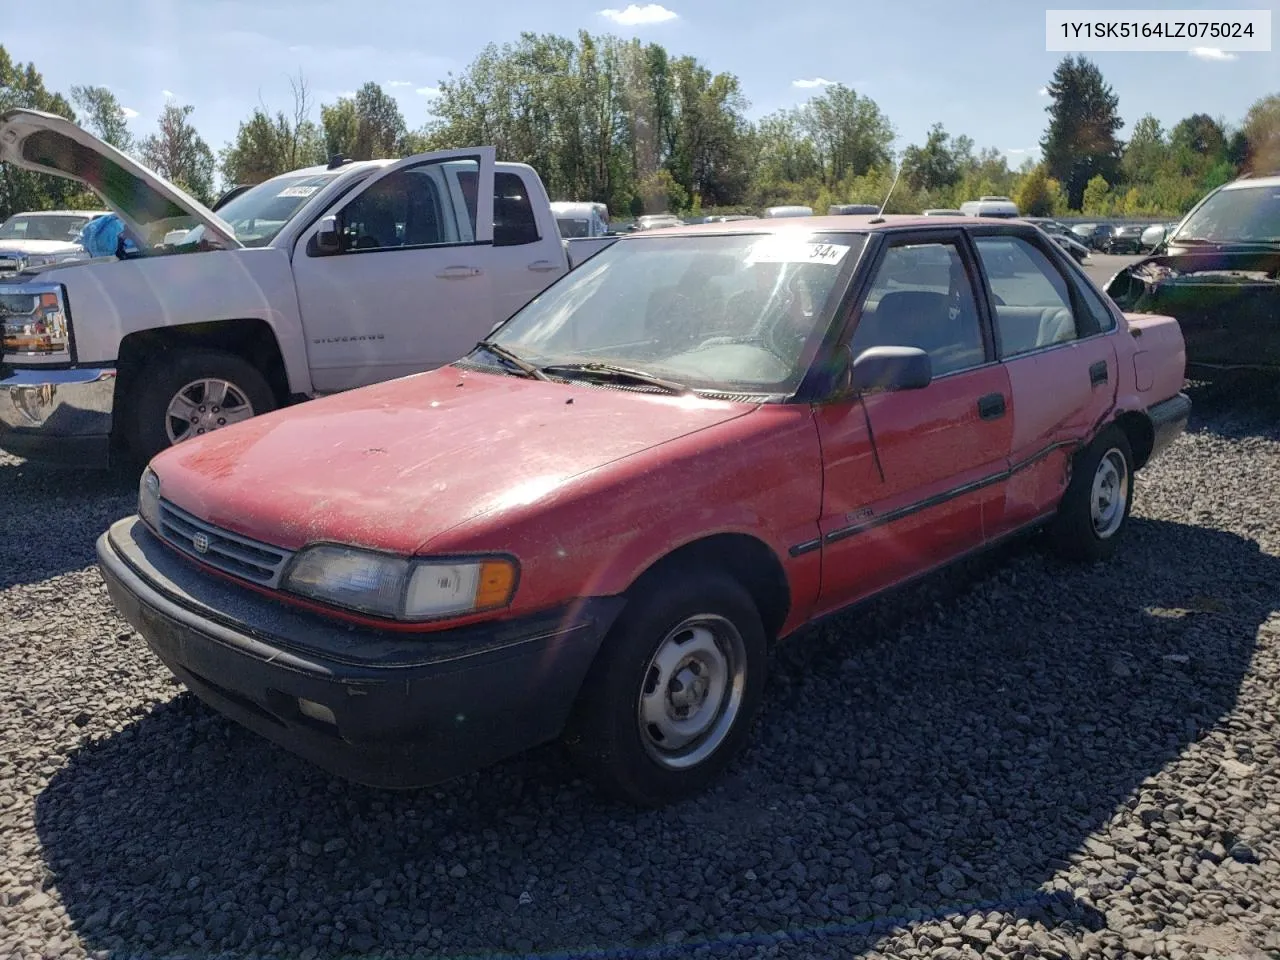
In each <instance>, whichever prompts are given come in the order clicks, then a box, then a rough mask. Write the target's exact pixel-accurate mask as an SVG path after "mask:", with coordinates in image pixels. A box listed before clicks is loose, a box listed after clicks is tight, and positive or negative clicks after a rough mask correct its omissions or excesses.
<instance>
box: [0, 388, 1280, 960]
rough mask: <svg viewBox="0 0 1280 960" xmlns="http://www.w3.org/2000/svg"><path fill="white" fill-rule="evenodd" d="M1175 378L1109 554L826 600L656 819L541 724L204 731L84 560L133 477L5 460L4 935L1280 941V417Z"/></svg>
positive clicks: (80, 952)
mask: <svg viewBox="0 0 1280 960" xmlns="http://www.w3.org/2000/svg"><path fill="white" fill-rule="evenodd" d="M1195 399H1196V401H1197V404H1198V408H1197V413H1196V418H1195V423H1194V424H1193V426H1194V429H1193V431H1192V432H1191V433H1190V434H1188V436H1187V437H1185V438H1184V439H1183V440H1182V441H1180V442H1179V444H1178V445H1177V446H1176V447H1175V448H1174V449H1173V450H1172V451H1170V453H1169V454H1167V455H1166V457H1165V459H1164V460H1163V461H1162V462H1160V463H1159V464H1158V465H1155V466H1153V467H1152V469H1151V470H1150V471H1149V472H1146V473H1145V474H1144V475H1143V476H1142V477H1141V478H1140V480H1139V483H1138V489H1137V507H1136V509H1135V522H1134V525H1133V528H1132V530H1131V531H1130V533H1131V537H1132V539H1131V541H1130V542H1129V543H1128V545H1127V547H1126V549H1125V551H1124V553H1123V556H1122V557H1120V558H1119V559H1117V561H1116V562H1114V563H1113V564H1111V565H1103V566H1099V567H1096V568H1087V569H1079V568H1071V567H1065V566H1062V565H1061V564H1059V563H1057V562H1056V561H1054V560H1052V559H1051V558H1050V557H1049V556H1048V555H1047V554H1046V553H1045V552H1044V551H1043V550H1042V549H1041V548H1040V547H1039V546H1038V545H1037V544H1035V543H1034V542H1031V543H1024V544H1017V545H1013V546H1011V547H1009V548H1006V549H1003V550H1001V551H1000V552H999V553H998V554H996V555H992V556H989V557H986V558H983V559H980V560H977V561H974V562H970V563H968V564H966V565H964V566H962V567H959V568H956V569H954V570H953V571H951V572H949V573H948V574H946V575H943V576H939V577H935V578H932V579H931V580H929V581H928V582H926V583H924V584H922V585H920V586H919V587H916V588H913V589H911V590H910V591H907V592H906V593H903V594H900V595H898V596H897V597H895V598H891V599H885V600H881V601H879V602H877V603H876V604H874V605H872V606H871V607H870V608H869V609H867V610H864V611H863V612H861V613H860V614H857V615H850V616H847V617H844V618H840V619H837V620H833V621H829V622H828V623H827V624H826V625H824V626H823V627H821V628H820V629H815V630H813V631H811V632H810V634H809V635H807V636H806V637H804V638H802V639H798V640H797V642H795V643H793V644H791V645H790V646H788V647H786V648H785V649H784V650H783V651H782V652H780V653H779V654H778V655H777V656H776V658H775V663H774V664H773V669H774V672H773V674H772V677H771V680H770V684H769V692H768V697H767V703H766V707H765V711H764V716H763V718H762V721H761V724H760V727H759V729H758V732H757V738H756V744H755V746H754V747H753V748H752V749H751V750H750V751H749V752H748V754H747V755H746V756H745V758H744V759H743V760H742V761H741V762H740V763H738V764H737V765H736V767H735V768H734V770H733V771H732V774H731V776H730V777H729V778H728V779H727V780H726V781H725V782H724V783H723V784H722V785H721V786H719V787H718V788H717V789H716V790H715V791H714V792H712V793H710V794H708V795H707V796H705V797H703V798H700V799H698V800H696V801H692V802H689V803H687V804H684V805H682V806H680V807H678V808H674V809H669V810H665V811H658V812H647V813H642V814H637V813H634V812H632V811H630V810H626V809H622V808H618V807H612V806H607V805H605V804H603V803H602V802H601V801H599V800H598V799H597V798H596V797H595V796H594V795H593V794H592V793H591V792H590V791H589V790H588V789H587V788H586V787H585V786H584V785H583V784H581V783H579V782H577V781H576V780H574V779H573V774H572V771H571V769H570V768H569V767H568V766H567V764H566V763H565V761H564V760H563V758H562V756H561V754H560V753H559V751H558V750H557V749H556V748H546V749H543V750H540V751H536V752H534V753H532V754H530V755H528V756H526V757H523V758H520V759H518V760H515V761H512V762H508V763H506V764H503V765H501V766H499V767H497V768H494V769H491V770H487V771H484V772H482V773H478V774H475V775H472V776H469V777H466V778H463V779H461V780H458V781H454V782H452V783H449V784H447V785H444V786H442V787H440V788H437V789H434V790H430V791H425V792H419V793H387V792H381V791H377V790H371V789H367V788H362V787H358V786H353V785H351V784H348V783H345V782H342V781H339V780H336V779H333V778H330V777H328V776H326V775H325V774H323V773H320V772H318V771H315V770H313V769H312V768H310V767H308V766H307V765H306V764H304V763H303V762H301V761H298V760H295V759H293V758H292V757H290V756H289V755H287V754H285V753H283V752H282V751H279V750H277V749H276V748H275V747H272V746H270V745H268V744H266V743H265V742H263V741H260V740H258V739H257V738H255V737H254V736H253V735H252V734H249V733H247V732H245V731H242V730H240V729H239V728H237V727H235V726H233V725H231V724H230V723H228V722H226V721H223V720H222V719H220V718H219V717H217V716H216V715H214V714H212V713H210V712H209V711H207V710H206V709H204V708H203V707H202V706H200V705H199V704H198V703H197V702H195V701H194V700H193V698H192V697H191V696H190V695H189V694H186V693H184V692H182V690H181V688H179V687H178V686H177V685H175V684H174V683H173V682H172V681H170V680H169V679H168V676H167V675H166V673H165V671H164V670H163V669H162V667H161V666H160V664H159V663H158V661H156V660H155V659H153V658H152V656H151V655H150V654H149V653H148V651H147V650H146V648H145V647H144V645H143V644H142V642H141V641H140V640H139V639H138V638H137V637H136V636H134V635H133V634H132V633H131V631H130V630H129V629H128V628H127V627H126V626H125V624H124V622H123V621H122V620H121V619H120V618H119V617H117V616H116V615H115V613H114V612H113V609H112V607H111V604H110V602H109V600H108V598H107V595H106V592H105V589H104V587H103V585H102V582H101V580H100V579H99V576H98V574H97V572H96V569H95V568H94V567H93V566H92V565H91V560H92V552H91V551H92V540H93V537H94V536H96V534H97V533H98V532H99V531H100V530H101V529H102V528H103V527H105V526H106V524H107V523H108V522H109V521H110V520H111V519H113V518H114V517H116V516H118V515H121V514H124V513H126V512H129V511H130V509H131V504H132V501H133V492H132V490H130V489H129V488H128V487H127V485H125V484H121V483H112V482H110V481H104V480H102V479H101V478H93V477H87V478H86V477H76V476H75V475H74V474H62V473H53V472H46V471H43V470H39V469H37V468H35V467H32V466H28V465H25V464H23V463H21V462H20V461H17V460H13V459H7V460H6V459H0V516H2V517H3V518H4V520H3V532H2V533H0V613H2V614H3V618H2V620H0V850H2V851H3V856H2V857H0V956H4V957H6V958H8V957H14V958H36V957H59V956H65V957H80V956H84V955H86V954H88V955H92V956H97V957H113V958H114V957H120V958H124V957H179V956H181V957H245V956H267V955H270V956H280V957H288V958H293V960H310V958H313V957H331V956H347V955H371V956H387V957H402V956H409V955H420V956H436V955H452V956H457V955H460V954H464V953H465V954H468V955H472V956H476V955H482V956H497V955H513V954H515V955H525V954H530V953H537V954H541V955H555V956H560V957H567V956H593V957H602V956H610V957H614V956H617V957H622V956H644V957H658V956H664V957H671V956H717V957H719V956H725V957H728V956H739V957H752V958H755V957H773V956H782V957H796V958H801V957H802V958H806V960H807V958H814V957H822V958H826V957H831V958H836V957H839V958H842V960H843V958H849V957H855V956H865V957H877V956H893V957H912V956H915V957H924V956H930V957H935V958H941V960H946V958H955V957H975V956H978V955H983V956H986V957H992V958H999V957H1018V956H1023V957H1025V956H1042V957H1070V958H1076V957H1106V958H1117V957H1147V956H1159V957H1232V956H1235V957H1253V958H1257V957H1266V956H1273V957H1280V755H1278V753H1277V734H1280V693H1278V690H1280V615H1278V614H1277V611H1278V610H1280V559H1278V555H1280V510H1278V508H1280V428H1276V427H1275V426H1273V425H1274V424H1275V423H1276V422H1277V419H1276V415H1277V413H1278V412H1280V410H1277V408H1276V407H1275V406H1273V405H1263V406H1258V405H1257V404H1254V405H1253V406H1250V407H1248V408H1246V409H1244V410H1243V411H1242V410H1240V409H1238V408H1237V409H1236V410H1235V411H1234V412H1233V411H1232V409H1231V408H1229V407H1226V406H1224V404H1223V402H1222V401H1221V400H1220V399H1215V398H1214V397H1212V396H1210V395H1209V394H1208V393H1207V392H1205V391H1203V390H1198V391H1196V393H1195Z"/></svg>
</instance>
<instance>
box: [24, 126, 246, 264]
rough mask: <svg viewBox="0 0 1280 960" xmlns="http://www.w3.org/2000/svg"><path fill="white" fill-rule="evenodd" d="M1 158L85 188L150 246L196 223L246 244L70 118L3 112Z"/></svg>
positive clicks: (224, 238)
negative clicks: (181, 227) (177, 229)
mask: <svg viewBox="0 0 1280 960" xmlns="http://www.w3.org/2000/svg"><path fill="white" fill-rule="evenodd" d="M0 160H3V161H4V162H5V163H11V164H13V165H14V166H15V167H21V168H22V169H24V170H33V171H35V172H36V173H47V174H50V175H51V176H55V177H65V178H66V179H68V180H75V181H77V182H78V183H83V184H85V185H86V186H87V187H89V188H90V189H91V190H93V191H94V193H96V194H98V196H100V197H101V198H102V199H103V200H104V201H106V203H107V205H108V206H109V207H111V209H112V210H114V211H115V212H116V213H118V214H119V215H120V217H121V218H122V219H123V220H124V221H125V223H127V224H128V225H129V226H130V228H132V229H133V230H134V232H135V233H137V235H138V236H139V237H142V238H143V239H145V240H146V241H147V242H148V243H159V242H160V241H161V239H162V238H163V236H164V234H165V233H166V232H168V231H169V230H170V229H172V228H173V227H174V226H195V224H189V223H186V222H185V221H187V220H195V221H196V223H197V224H203V225H204V227H205V230H206V232H207V233H208V234H209V235H210V236H211V237H216V238H217V239H218V240H220V241H221V242H222V243H223V244H225V245H226V246H229V247H239V246H242V244H241V243H240V241H239V240H237V239H236V235H235V231H233V230H232V229H231V227H230V226H229V225H228V224H227V223H226V221H224V220H222V219H221V218H220V217H219V216H218V215H217V214H216V213H214V212H213V211H212V210H210V209H209V208H208V207H206V206H204V205H203V204H202V203H200V202H199V201H197V200H195V199H194V198H192V197H190V196H188V195H187V194H186V193H184V192H183V191H181V190H179V189H178V188H177V187H175V186H174V185H173V184H172V183H170V182H169V181H167V180H165V179H164V178H163V177H160V176H157V175H156V174H154V173H152V172H151V171H150V170H148V169H147V168H146V167H144V166H142V165H141V164H139V163H138V162H137V161H136V160H133V159H132V158H130V157H128V156H126V155H125V154H123V153H121V152H120V151H119V150H117V149H116V148H115V147H112V146H110V145H109V144H106V143H103V142H102V141H101V140H99V139H98V138H97V137H95V136H93V134H91V133H89V132H88V131H87V130H84V129H82V128H81V127H78V126H76V125H75V124H74V123H72V122H71V121H70V120H68V119H66V118H65V117H60V116H57V115H56V114H52V113H43V112H41V111H39V110H9V111H7V112H5V113H4V114H0Z"/></svg>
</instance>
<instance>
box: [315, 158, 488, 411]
mask: <svg viewBox="0 0 1280 960" xmlns="http://www.w3.org/2000/svg"><path fill="white" fill-rule="evenodd" d="M493 166H494V148H492V147H469V148H464V149H460V150H442V151H437V152H434V153H424V154H418V155H417V156H413V157H409V158H407V159H405V160H401V161H399V162H398V163H395V164H392V165H391V166H388V167H387V168H386V169H385V170H383V171H381V172H380V173H378V174H377V175H375V176H373V177H370V178H369V180H368V181H367V182H365V183H364V184H362V185H361V186H360V187H359V188H357V189H356V190H355V191H353V192H352V193H351V194H350V195H348V196H346V197H343V198H342V200H341V201H340V202H339V203H338V204H337V205H335V207H333V208H331V209H330V210H328V211H326V215H325V216H324V217H321V218H320V219H319V220H318V221H317V222H316V223H314V224H312V225H311V226H309V227H308V228H307V229H306V230H304V231H303V232H302V234H301V235H300V236H299V238H298V242H297V245H296V247H295V249H294V254H293V276H294V283H295V285H296V287H297V292H298V307H299V311H300V313H301V315H302V324H303V328H304V331H305V334H306V340H307V356H308V362H309V364H310V367H311V380H312V383H313V385H314V386H315V389H316V390H317V391H318V392H321V393H329V392H334V391H338V390H347V389H350V388H352V387H358V386H363V385H365V384H369V383H376V382H378V381H382V380H390V379H392V378H394V377H401V376H405V375H407V374H410V373H417V372H420V371H422V370H429V369H432V368H434V367H439V366H442V365H444V364H446V363H450V362H452V361H453V360H456V359H458V358H459V357H461V356H462V355H463V354H465V353H466V352H467V351H468V350H470V349H471V347H472V346H473V345H474V344H475V342H476V340H478V339H479V338H480V337H482V336H483V335H484V333H485V332H486V331H487V330H488V329H489V328H490V327H491V326H492V325H493V323H494V320H495V319H496V318H495V317H494V304H493V289H492V285H491V283H492V268H493V260H492V250H493V247H492V243H493V214H492V211H493ZM468 181H469V182H468ZM467 188H469V189H467ZM477 211H480V213H479V214H478V213H477ZM334 228H336V232H337V244H336V249H333V248H332V247H330V248H329V249H323V244H321V243H320V242H318V241H317V234H319V233H321V232H322V231H331V230H333V229H334Z"/></svg>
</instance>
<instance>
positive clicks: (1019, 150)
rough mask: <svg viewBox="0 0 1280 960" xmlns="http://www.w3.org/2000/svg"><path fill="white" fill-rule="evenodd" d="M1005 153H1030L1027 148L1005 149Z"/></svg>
mask: <svg viewBox="0 0 1280 960" xmlns="http://www.w3.org/2000/svg"><path fill="white" fill-rule="evenodd" d="M1004 152H1005V153H1030V152H1031V151H1030V150H1029V149H1028V148H1027V147H1005V149H1004Z"/></svg>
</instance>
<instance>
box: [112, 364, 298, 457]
mask: <svg viewBox="0 0 1280 960" xmlns="http://www.w3.org/2000/svg"><path fill="white" fill-rule="evenodd" d="M206 378H209V379H217V380H225V381H226V382H227V383H229V384H231V385H232V386H233V387H234V389H235V390H236V391H238V393H239V394H240V396H242V397H243V398H244V399H245V400H246V401H247V402H248V404H249V406H250V408H251V410H252V415H253V416H257V415H258V414H261V413H266V412H268V411H270V410H274V409H275V408H276V406H277V403H276V396H275V393H274V392H273V391H272V389H271V385H270V384H269V383H267V378H266V377H264V376H263V375H262V373H261V372H260V371H259V370H258V368H257V367H255V366H254V365H253V364H251V363H250V362H249V361H247V360H245V359H244V358H243V357H239V356H236V355H235V354H234V353H226V352H224V351H221V350H183V349H181V348H179V349H177V350H175V351H173V352H171V353H167V354H164V355H162V356H160V357H158V358H156V359H155V360H153V361H152V362H150V363H148V364H147V365H146V366H145V367H143V369H142V370H141V371H140V372H139V374H138V376H137V380H136V381H135V383H136V386H135V387H134V389H133V392H132V394H131V396H130V397H129V399H128V414H127V416H126V417H125V422H126V424H127V426H126V429H127V431H128V432H127V435H126V436H125V437H124V438H123V439H124V441H125V444H126V445H127V447H128V449H129V453H130V455H131V456H132V458H133V459H135V460H136V461H138V462H140V463H146V462H147V461H148V460H150V459H151V458H152V457H154V456H155V455H156V454H157V453H159V452H160V451H161V450H164V449H166V448H168V447H169V446H172V441H170V439H169V434H168V431H167V430H166V426H165V424H166V418H167V411H168V409H169V403H170V401H172V400H173V398H174V397H175V396H176V395H177V393H178V391H180V390H181V389H182V388H183V387H185V386H186V385H187V384H190V383H193V382H195V381H198V380H203V379H206ZM209 429H217V426H216V425H214V426H211V427H210V428H209Z"/></svg>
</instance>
